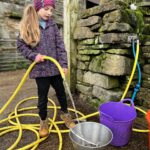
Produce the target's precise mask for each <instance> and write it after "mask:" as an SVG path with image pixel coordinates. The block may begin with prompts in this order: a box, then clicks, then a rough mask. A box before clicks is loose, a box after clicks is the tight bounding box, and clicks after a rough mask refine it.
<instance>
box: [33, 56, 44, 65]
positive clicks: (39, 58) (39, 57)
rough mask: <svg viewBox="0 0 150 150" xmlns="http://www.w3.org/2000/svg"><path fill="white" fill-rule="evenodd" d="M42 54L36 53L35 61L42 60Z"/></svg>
mask: <svg viewBox="0 0 150 150" xmlns="http://www.w3.org/2000/svg"><path fill="white" fill-rule="evenodd" d="M43 57H44V55H41V54H38V55H36V57H35V60H34V61H35V62H37V63H38V62H43V61H44V58H43Z"/></svg>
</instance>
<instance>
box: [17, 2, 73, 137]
mask: <svg viewBox="0 0 150 150" xmlns="http://www.w3.org/2000/svg"><path fill="white" fill-rule="evenodd" d="M54 9H55V2H54V0H34V7H33V6H32V5H28V6H27V7H26V8H25V10H24V15H23V18H22V20H21V23H20V35H19V37H18V39H17V48H18V50H19V51H20V52H21V54H22V55H23V56H24V57H25V58H27V59H29V60H30V61H35V62H37V64H36V65H35V67H34V68H33V69H32V71H31V72H30V78H32V79H35V81H36V84H37V89H38V109H39V116H40V130H39V134H40V136H41V137H45V136H48V133H49V132H48V123H47V102H48V98H47V96H48V91H49V88H50V85H51V86H52V87H53V88H54V89H55V92H56V96H57V98H58V100H59V103H60V106H61V115H60V117H61V119H62V120H64V121H65V124H66V126H67V127H69V128H71V127H74V125H75V124H74V122H73V121H72V119H71V116H70V115H69V113H68V110H67V100H66V94H65V89H64V85H63V80H62V77H61V75H60V72H59V70H58V69H57V67H56V66H55V64H53V63H52V62H50V61H48V60H44V59H43V56H44V55H47V56H50V57H53V58H55V59H56V60H57V61H58V62H59V63H60V65H61V67H62V68H63V71H64V73H65V74H67V70H68V69H67V54H66V51H65V48H64V43H63V40H62V38H61V36H60V33H59V29H58V27H57V25H56V23H55V22H54V20H53V18H52V14H53V10H54Z"/></svg>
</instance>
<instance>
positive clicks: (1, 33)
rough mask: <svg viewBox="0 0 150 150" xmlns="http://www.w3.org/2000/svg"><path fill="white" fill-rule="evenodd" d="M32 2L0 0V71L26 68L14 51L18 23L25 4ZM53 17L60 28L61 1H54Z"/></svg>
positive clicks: (26, 64)
mask: <svg viewBox="0 0 150 150" xmlns="http://www.w3.org/2000/svg"><path fill="white" fill-rule="evenodd" d="M27 3H32V0H5V1H4V0H0V71H7V70H15V69H19V68H25V67H27V66H28V61H27V60H26V59H24V58H23V56H21V55H20V53H18V51H17V50H16V38H17V35H18V30H19V22H20V19H21V17H22V14H23V8H24V6H25V4H27ZM56 3H57V4H56V11H55V14H54V17H55V19H56V22H57V24H58V25H59V27H60V28H62V25H63V17H62V15H63V4H62V3H63V1H62V0H57V1H56Z"/></svg>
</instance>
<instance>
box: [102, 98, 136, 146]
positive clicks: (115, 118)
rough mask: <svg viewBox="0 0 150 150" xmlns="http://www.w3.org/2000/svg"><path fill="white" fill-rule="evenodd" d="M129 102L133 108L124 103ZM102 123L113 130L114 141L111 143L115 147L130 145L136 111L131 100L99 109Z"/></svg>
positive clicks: (112, 103) (106, 104)
mask: <svg viewBox="0 0 150 150" xmlns="http://www.w3.org/2000/svg"><path fill="white" fill-rule="evenodd" d="M125 101H129V102H130V103H131V106H128V105H126V104H124V103H123V102H125ZM99 111H100V123H101V124H103V125H105V126H107V127H108V128H109V129H111V131H112V133H113V140H112V142H111V143H110V144H111V145H113V146H124V145H126V144H128V142H129V139H130V136H131V133H132V125H133V122H134V119H135V118H136V115H137V114H136V110H135V108H134V103H133V101H132V100H131V99H124V100H122V101H120V102H107V103H104V104H102V105H100V107H99Z"/></svg>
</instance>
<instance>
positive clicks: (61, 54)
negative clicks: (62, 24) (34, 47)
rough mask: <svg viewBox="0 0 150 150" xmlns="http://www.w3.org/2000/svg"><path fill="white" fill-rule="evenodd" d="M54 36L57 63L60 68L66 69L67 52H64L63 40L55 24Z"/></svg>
mask: <svg viewBox="0 0 150 150" xmlns="http://www.w3.org/2000/svg"><path fill="white" fill-rule="evenodd" d="M55 35H56V48H57V52H58V59H59V60H58V61H59V63H60V65H61V67H62V68H68V63H67V52H66V50H65V46H64V42H63V39H62V37H61V35H60V31H59V29H58V27H57V25H56V24H55Z"/></svg>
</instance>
